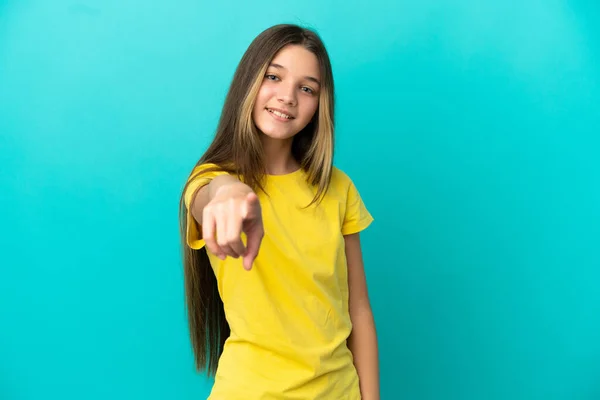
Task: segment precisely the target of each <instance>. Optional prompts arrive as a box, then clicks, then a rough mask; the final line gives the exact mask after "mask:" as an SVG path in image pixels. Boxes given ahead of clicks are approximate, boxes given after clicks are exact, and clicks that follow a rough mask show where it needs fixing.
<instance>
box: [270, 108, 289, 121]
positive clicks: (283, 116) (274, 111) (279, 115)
mask: <svg viewBox="0 0 600 400" xmlns="http://www.w3.org/2000/svg"><path fill="white" fill-rule="evenodd" d="M269 112H271V113H273V114H275V115H277V116H278V117H282V118H287V119H290V118H292V117H290V116H289V115H287V114H284V113H281V112H279V111H276V110H271V109H269Z"/></svg>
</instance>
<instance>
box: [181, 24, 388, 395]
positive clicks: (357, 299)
mask: <svg viewBox="0 0 600 400" xmlns="http://www.w3.org/2000/svg"><path fill="white" fill-rule="evenodd" d="M333 149H334V82H333V76H332V70H331V64H330V61H329V56H328V54H327V51H326V49H325V47H324V45H323V43H322V41H321V40H320V38H319V36H318V35H317V34H316V33H315V32H313V31H311V30H307V29H304V28H301V27H298V26H295V25H277V26H274V27H271V28H269V29H267V30H266V31H264V32H262V33H261V34H260V35H259V36H258V37H257V38H256V39H255V40H254V41H253V42H252V43H251V44H250V46H249V48H248V50H247V51H246V53H245V54H244V56H243V58H242V60H241V61H240V64H239V66H238V68H237V70H236V72H235V75H234V77H233V81H232V84H231V87H230V89H229V92H228V94H227V97H226V100H225V104H224V107H223V112H222V115H221V119H220V121H219V125H218V128H217V132H216V136H215V138H214V141H213V142H212V144H211V145H210V146H209V148H208V149H207V151H206V153H205V154H204V155H203V156H202V157H201V159H200V160H199V161H198V163H197V165H196V166H195V167H194V169H193V171H192V172H191V174H190V176H189V178H188V180H187V183H186V185H185V188H184V190H183V194H182V199H181V226H182V239H183V245H184V272H185V289H186V304H187V309H188V317H189V326H190V332H191V340H192V344H193V349H194V355H195V359H196V365H197V368H198V369H200V370H204V369H206V370H207V371H208V372H209V373H211V374H213V375H214V377H215V381H214V385H213V388H212V391H211V394H210V397H209V399H211V400H258V399H261V400H262V399H298V400H300V399H301V400H317V399H319V400H320V399H327V400H357V399H364V400H375V399H379V370H378V350H377V338H376V333H375V324H374V320H373V314H372V311H371V306H370V304H369V298H368V294H367V285H366V279H365V273H364V268H363V260H362V253H361V245H360V239H359V232H360V231H362V230H363V229H365V228H366V227H367V226H369V224H370V223H371V222H372V221H373V218H372V217H371V215H370V214H369V212H368V211H367V209H366V207H365V205H364V203H363V201H362V199H361V197H360V195H359V192H358V190H357V188H356V187H355V186H354V184H353V182H352V180H351V179H350V178H349V177H348V176H347V175H346V174H345V173H344V172H342V171H341V170H340V169H338V168H336V167H334V166H333Z"/></svg>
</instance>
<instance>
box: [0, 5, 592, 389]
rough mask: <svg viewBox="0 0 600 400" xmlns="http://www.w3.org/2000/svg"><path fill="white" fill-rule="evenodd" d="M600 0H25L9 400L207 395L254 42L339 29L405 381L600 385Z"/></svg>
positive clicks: (346, 105)
mask: <svg viewBox="0 0 600 400" xmlns="http://www.w3.org/2000/svg"><path fill="white" fill-rule="evenodd" d="M594 3H595V4H594ZM599 11H600V7H599V6H598V3H596V2H592V1H590V2H588V3H584V2H577V1H572V2H566V1H560V0H548V1H533V0H530V1H525V2H520V3H513V2H498V1H491V0H489V1H475V0H444V1H439V0H438V1H433V0H421V1H419V2H416V1H414V2H409V1H404V0H401V1H391V0H390V1H383V0H371V1H368V2H363V1H358V0H346V1H328V2H322V1H321V0H304V1H292V2H277V3H260V4H259V3H253V2H249V3H248V2H243V1H241V0H239V1H222V2H215V1H211V2H208V1H191V0H180V1H177V2H173V1H167V0H154V1H151V2H148V1H141V0H129V1H122V0H120V1H116V0H102V1H99V0H98V1H91V0H90V1H64V0H52V1H45V2H44V1H16V0H4V1H0V189H1V190H0V206H1V207H0V221H1V225H0V226H1V227H0V246H1V252H0V266H1V268H0V324H1V325H0V399H6V400H17V399H18V400H30V399H64V400H70V399H90V400H91V399H108V398H111V399H145V400H150V399H202V398H206V396H207V394H208V392H209V389H210V381H208V380H207V379H206V378H204V377H202V376H200V375H197V374H196V373H195V372H194V369H193V363H192V357H191V351H190V346H189V342H188V337H187V326H186V319H185V318H186V316H185V311H184V304H183V284H182V268H181V264H180V253H179V247H178V246H179V242H178V226H177V204H178V199H179V195H180V190H181V188H182V185H183V183H184V180H185V178H186V176H187V173H188V172H189V171H190V169H191V167H192V166H193V164H194V163H195V162H196V160H197V159H198V158H199V157H200V155H201V154H202V152H203V150H204V149H205V147H206V145H207V144H208V143H209V141H210V139H211V137H212V134H213V132H214V129H215V126H216V123H217V120H218V117H219V112H220V109H221V106H222V102H223V99H224V96H225V92H226V90H227V87H228V85H229V82H230V79H231V77H232V74H233V71H234V69H235V67H236V64H237V62H238V61H239V59H240V57H241V55H242V53H243V52H244V50H245V49H246V47H247V46H248V44H249V43H250V41H251V40H252V39H253V38H254V37H255V36H256V35H257V34H258V33H259V32H260V31H262V30H263V29H265V28H267V27H268V26H270V25H272V24H276V23H280V22H293V23H300V24H306V25H307V26H309V27H313V28H315V29H317V30H318V32H319V33H320V34H321V35H322V37H323V39H324V40H325V43H326V45H327V46H328V49H329V51H330V54H331V57H332V61H333V67H334V73H335V78H336V83H337V89H338V91H337V96H338V97H337V99H338V103H337V104H338V114H337V121H338V125H337V128H338V130H337V139H338V140H337V153H336V163H337V165H338V166H339V167H340V168H342V169H344V170H345V171H346V172H347V173H349V174H350V176H351V177H352V178H353V179H354V181H355V182H356V184H357V186H358V187H359V189H360V191H361V194H362V195H363V197H364V200H365V201H366V203H367V205H368V207H369V209H370V211H371V212H372V213H373V215H374V216H375V218H376V223H375V224H373V225H372V227H371V228H370V229H369V230H368V231H366V232H365V234H364V236H363V241H364V253H365V261H366V268H367V273H368V279H369V284H370V291H371V297H372V303H373V309H374V312H375V316H376V319H377V326H378V331H379V337H380V347H381V380H382V398H383V399H385V400H388V399H415V400H418V399H426V400H453V399H457V400H482V399H486V400H500V399H501V400H520V399H523V400H534V399H544V400H552V399H561V400H563V399H564V400H567V399H568V400H580V399H581V400H583V399H585V400H592V399H600V290H599V287H600V285H599V284H600V268H599V267H600V249H599V248H600V155H599V152H600V139H599V133H600V129H599V126H600V106H599V105H600V86H599V82H600V66H599V62H600V39H599V38H600V28H598V27H599V26H600V12H599Z"/></svg>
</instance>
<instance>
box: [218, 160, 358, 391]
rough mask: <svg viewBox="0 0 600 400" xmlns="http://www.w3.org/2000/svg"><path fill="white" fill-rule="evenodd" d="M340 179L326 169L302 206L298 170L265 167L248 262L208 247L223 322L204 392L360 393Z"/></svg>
mask: <svg viewBox="0 0 600 400" xmlns="http://www.w3.org/2000/svg"><path fill="white" fill-rule="evenodd" d="M347 179H348V178H347V177H346V176H345V175H344V174H343V173H341V172H340V171H339V170H336V169H334V173H333V177H332V183H331V187H330V189H329V192H328V194H327V196H326V197H325V198H324V199H323V202H322V203H321V204H319V205H318V206H315V205H312V206H311V207H309V208H307V209H303V207H304V206H306V205H307V204H309V203H310V201H311V200H312V198H313V196H314V193H315V190H314V188H312V187H310V186H309V185H308V184H307V183H306V180H305V173H304V172H303V171H297V172H294V173H292V174H288V175H283V176H269V177H268V180H267V183H266V187H265V189H266V192H267V193H268V195H267V194H265V193H262V192H260V193H259V199H260V203H261V207H262V215H263V224H264V228H265V236H264V238H263V241H262V244H261V248H260V252H259V255H258V257H257V258H256V260H255V263H254V267H253V269H252V270H251V271H246V270H244V269H243V267H242V265H241V262H242V260H241V258H240V259H232V258H227V259H226V260H224V261H222V260H220V259H218V258H216V257H215V256H213V255H210V259H211V264H212V266H213V269H214V272H215V275H216V277H217V282H218V287H219V292H220V294H221V298H222V300H223V304H224V308H225V313H226V317H227V320H228V322H229V325H230V328H231V336H230V337H229V338H228V339H227V341H226V343H225V346H224V350H223V354H222V356H221V358H220V361H219V366H218V370H217V374H216V377H215V383H214V386H213V390H212V393H211V396H210V397H209V399H210V400H237V399H240V400H242V399H243V400H254V399H257V400H258V399H303V400H304V399H311V400H318V399H335V400H357V399H360V391H359V386H358V376H357V373H356V370H355V368H354V365H353V361H352V354H351V352H350V351H349V349H348V347H347V345H346V339H347V338H348V336H349V335H350V331H351V328H352V325H351V321H350V316H349V313H348V284H347V265H346V258H345V251H344V236H343V234H342V224H343V222H344V213H345V208H346V200H347V199H346V197H347V192H348V182H347ZM209 254H210V253H209Z"/></svg>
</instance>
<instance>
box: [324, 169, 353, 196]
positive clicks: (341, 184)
mask: <svg viewBox="0 0 600 400" xmlns="http://www.w3.org/2000/svg"><path fill="white" fill-rule="evenodd" d="M329 187H330V188H331V189H333V190H334V191H335V192H341V193H344V194H345V195H348V194H349V192H351V191H353V190H356V187H355V186H354V181H353V180H352V178H351V177H350V175H348V173H346V172H345V171H344V170H343V169H341V168H339V167H336V166H334V167H333V169H332V171H331V180H330V182H329Z"/></svg>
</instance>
